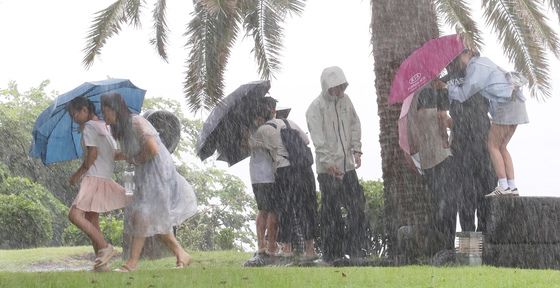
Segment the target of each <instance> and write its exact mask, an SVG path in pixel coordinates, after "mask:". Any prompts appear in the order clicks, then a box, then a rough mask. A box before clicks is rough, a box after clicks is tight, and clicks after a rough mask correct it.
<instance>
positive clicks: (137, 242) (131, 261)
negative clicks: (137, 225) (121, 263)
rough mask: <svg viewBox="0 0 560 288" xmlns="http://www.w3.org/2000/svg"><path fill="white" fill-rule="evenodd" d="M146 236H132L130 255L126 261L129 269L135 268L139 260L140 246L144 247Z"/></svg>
mask: <svg viewBox="0 0 560 288" xmlns="http://www.w3.org/2000/svg"><path fill="white" fill-rule="evenodd" d="M145 241H146V237H143V236H133V237H132V243H131V244H130V256H129V257H128V260H127V261H126V266H128V267H129V268H130V269H136V266H138V262H139V261H140V255H141V254H142V248H144V242H145Z"/></svg>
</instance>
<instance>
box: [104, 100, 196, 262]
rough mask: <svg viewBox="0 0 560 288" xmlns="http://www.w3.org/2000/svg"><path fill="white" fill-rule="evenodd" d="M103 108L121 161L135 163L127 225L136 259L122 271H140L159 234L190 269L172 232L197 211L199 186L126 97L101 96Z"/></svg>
mask: <svg viewBox="0 0 560 288" xmlns="http://www.w3.org/2000/svg"><path fill="white" fill-rule="evenodd" d="M101 108H102V111H103V116H104V118H105V122H106V123H107V124H109V125H110V126H111V133H112V134H113V137H114V138H115V139H116V140H117V141H118V143H119V146H120V148H121V152H122V155H121V158H123V159H126V161H127V162H129V163H132V164H134V165H135V176H134V182H135V185H136V191H135V192H134V196H133V202H132V204H131V205H130V206H129V209H128V212H129V213H130V215H131V217H130V221H128V222H127V223H126V225H125V231H126V232H128V233H129V234H130V235H132V243H131V247H130V256H129V258H128V260H127V261H126V263H125V264H124V265H123V266H122V267H121V268H119V269H117V271H119V272H128V271H132V270H134V269H136V267H137V266H138V262H139V260H140V254H141V252H142V248H143V247H144V241H145V239H146V237H149V236H154V235H159V239H160V240H161V241H163V242H164V243H165V245H166V246H167V247H168V248H169V249H170V250H171V251H172V252H173V254H175V256H176V258H177V267H178V268H183V267H186V266H188V265H189V264H190V262H191V256H190V255H189V254H188V253H187V252H186V251H185V250H184V249H183V247H181V245H180V244H179V242H178V241H177V239H176V238H175V236H174V234H173V231H172V230H173V226H178V225H180V224H181V223H182V222H184V221H185V220H187V219H188V218H190V217H192V216H193V215H194V214H195V213H196V211H197V204H196V196H195V193H194V190H193V188H192V187H191V185H190V184H189V183H188V182H187V181H186V180H185V179H184V178H183V177H182V176H181V175H180V174H179V173H178V172H177V170H176V168H175V164H174V163H173V159H172V158H171V154H170V153H169V152H168V151H167V149H166V148H165V146H164V145H163V143H162V142H161V139H160V137H159V135H158V133H157V131H156V130H155V129H154V127H153V126H152V125H151V124H150V123H149V122H148V121H147V120H146V119H144V118H143V117H142V116H138V115H133V114H131V113H130V112H129V110H128V108H127V105H126V103H125V101H124V99H123V98H122V96H121V95H120V94H118V93H110V94H106V95H103V96H101Z"/></svg>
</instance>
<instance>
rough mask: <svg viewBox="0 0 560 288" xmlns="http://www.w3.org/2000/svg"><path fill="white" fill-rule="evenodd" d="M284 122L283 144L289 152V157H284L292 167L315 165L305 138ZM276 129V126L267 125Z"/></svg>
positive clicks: (272, 124)
mask: <svg viewBox="0 0 560 288" xmlns="http://www.w3.org/2000/svg"><path fill="white" fill-rule="evenodd" d="M281 120H282V121H284V124H285V125H286V127H284V128H282V129H280V137H282V144H284V147H286V150H287V151H288V157H284V158H286V159H288V161H290V165H291V166H292V167H309V166H311V165H313V153H311V148H309V146H307V145H306V144H305V142H304V141H303V138H301V136H300V135H299V132H298V130H296V129H293V128H292V127H291V126H290V123H289V122H288V120H286V119H281ZM266 124H268V125H270V126H272V127H274V128H277V127H276V124H274V123H268V122H267V123H266Z"/></svg>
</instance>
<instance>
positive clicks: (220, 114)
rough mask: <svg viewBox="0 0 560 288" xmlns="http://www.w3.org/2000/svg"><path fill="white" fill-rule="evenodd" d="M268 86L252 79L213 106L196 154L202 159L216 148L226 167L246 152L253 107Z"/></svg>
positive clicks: (242, 157) (219, 158)
mask: <svg viewBox="0 0 560 288" xmlns="http://www.w3.org/2000/svg"><path fill="white" fill-rule="evenodd" d="M269 89H270V81H268V80H267V81H255V82H250V83H247V84H244V85H241V86H239V88H237V89H236V90H235V91H233V92H232V93H231V94H229V95H228V96H227V97H225V98H224V99H223V100H222V102H220V104H218V105H216V107H215V108H214V109H212V112H210V115H209V116H208V118H207V119H206V121H205V122H204V126H203V127H202V131H201V132H200V134H199V135H198V140H197V143H196V153H197V155H198V157H200V159H202V160H205V159H206V158H208V157H210V156H212V155H213V154H214V152H216V151H218V154H219V156H218V160H222V161H226V162H228V164H229V166H231V165H234V164H235V163H237V162H239V161H241V160H243V159H245V158H247V157H248V156H249V154H250V151H249V147H248V145H247V140H248V137H249V133H248V132H249V131H251V130H253V129H255V127H253V126H254V124H253V120H254V119H255V117H256V112H257V111H256V109H255V108H256V106H257V103H258V101H259V99H260V98H263V97H264V95H266V93H267V92H268V90H269Z"/></svg>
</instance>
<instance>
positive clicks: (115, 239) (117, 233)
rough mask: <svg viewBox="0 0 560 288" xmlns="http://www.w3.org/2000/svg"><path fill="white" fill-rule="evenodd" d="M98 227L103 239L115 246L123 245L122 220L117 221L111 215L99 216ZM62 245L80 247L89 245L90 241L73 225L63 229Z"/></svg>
mask: <svg viewBox="0 0 560 288" xmlns="http://www.w3.org/2000/svg"><path fill="white" fill-rule="evenodd" d="M99 227H100V228H101V232H102V233H103V236H104V237H105V239H106V240H107V241H108V242H109V243H111V244H112V245H115V246H121V247H122V245H123V227H124V226H123V220H121V219H117V217H114V216H112V215H110V216H100V217H99ZM62 239H63V241H62V242H63V244H64V245H65V246H82V245H91V241H90V240H89V238H88V237H87V235H86V234H85V233H84V232H82V230H80V229H78V227H76V226H75V225H69V226H68V227H66V229H64V233H63V234H62Z"/></svg>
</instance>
